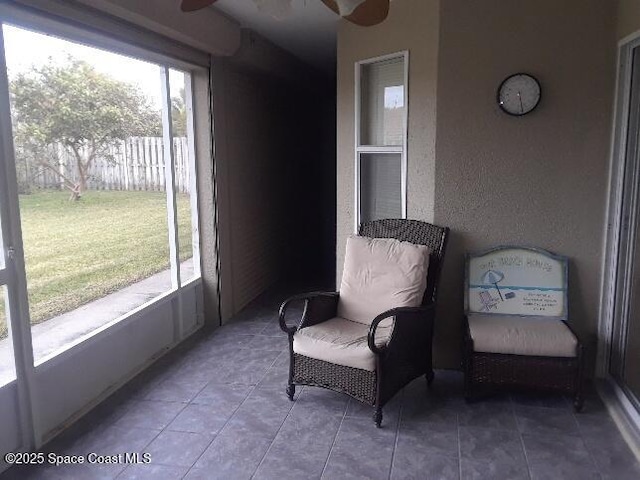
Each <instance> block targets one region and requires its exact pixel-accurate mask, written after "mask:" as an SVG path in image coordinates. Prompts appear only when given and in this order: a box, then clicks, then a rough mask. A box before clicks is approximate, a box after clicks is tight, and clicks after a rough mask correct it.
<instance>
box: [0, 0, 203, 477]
mask: <svg viewBox="0 0 640 480" xmlns="http://www.w3.org/2000/svg"><path fill="white" fill-rule="evenodd" d="M105 45H108V46H109V48H105V47H104V46H105ZM111 46H114V47H115V48H114V49H113V50H112V49H111V48H110V47H111ZM196 95H197V97H198V98H203V97H204V98H207V97H208V96H209V70H208V67H204V66H203V65H202V64H198V65H192V64H190V63H186V62H184V61H181V60H176V59H173V58H170V57H164V56H162V55H160V54H157V53H151V52H146V51H143V50H141V49H139V48H138V47H135V46H130V45H127V44H123V43H119V41H117V40H113V39H104V38H101V37H98V36H97V35H95V34H94V33H93V32H87V31H85V30H81V29H80V28H78V27H76V26H74V25H71V24H66V23H62V22H55V21H53V20H51V19H49V18H44V17H38V16H36V15H34V14H33V13H32V12H26V13H25V12H24V11H22V10H20V9H14V8H12V7H7V6H3V5H2V4H0V224H1V228H0V247H2V252H3V255H1V256H0V425H2V427H1V428H0V458H1V456H2V455H3V454H4V453H7V452H9V451H16V450H17V449H20V448H27V449H28V448H33V447H39V446H40V444H41V443H42V442H43V441H45V440H46V439H47V438H49V435H50V434H51V432H55V431H57V429H58V428H59V427H60V425H61V424H63V423H64V422H68V421H70V420H72V419H73V418H74V416H75V415H77V414H78V412H80V411H82V410H83V409H86V408H88V407H89V406H91V404H92V402H95V401H97V400H99V399H100V398H101V397H102V396H104V395H106V394H108V392H109V391H110V389H113V388H117V386H118V382H120V381H123V380H124V379H126V378H127V377H128V376H130V375H131V374H132V373H133V372H135V371H138V370H139V369H140V368H143V367H144V366H145V365H146V364H148V362H149V361H151V360H152V359H153V358H155V357H156V356H157V355H159V354H161V353H162V352H164V351H166V350H167V349H168V348H170V347H171V346H173V345H175V344H176V343H177V342H179V341H181V340H182V339H184V338H185V337H186V336H187V335H189V334H190V333H191V332H193V331H194V330H195V329H197V328H199V327H200V326H201V325H202V319H203V312H202V308H203V300H202V284H201V269H200V236H199V229H198V224H199V221H198V192H197V185H198V183H197V169H196V163H197V158H198V155H201V158H202V159H203V160H202V162H203V163H205V165H206V164H207V161H209V162H210V153H211V152H210V150H209V149H210V146H211V137H210V133H211V129H210V125H209V124H207V120H208V119H209V117H210V115H209V113H210V112H209V105H206V104H202V105H199V106H196V105H195V102H194V98H195V96H196ZM201 103H202V102H201ZM196 113H197V118H198V119H201V120H200V123H199V124H198V126H199V129H198V130H197V133H196V125H195V119H196ZM202 119H204V120H202ZM114 359H117V361H114ZM77 365H82V369H81V370H77ZM114 386H115V387H114ZM3 467H4V465H3V464H2V463H1V462H0V472H1V471H2V470H3Z"/></svg>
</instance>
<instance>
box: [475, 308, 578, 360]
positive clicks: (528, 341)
mask: <svg viewBox="0 0 640 480" xmlns="http://www.w3.org/2000/svg"><path fill="white" fill-rule="evenodd" d="M468 320H469V330H470V332H471V338H472V339H473V349H474V351H476V352H486V353H506V354H513V355H529V356H540V357H575V356H576V354H577V351H576V347H577V345H578V341H577V339H576V337H575V335H574V334H573V333H572V332H571V330H569V328H568V327H567V326H566V325H565V324H564V322H562V321H560V320H556V319H550V318H544V317H533V318H532V317H528V318H520V317H511V316H494V315H469V316H468Z"/></svg>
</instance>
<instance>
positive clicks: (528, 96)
mask: <svg viewBox="0 0 640 480" xmlns="http://www.w3.org/2000/svg"><path fill="white" fill-rule="evenodd" d="M540 94H541V90H540V84H539V83H538V81H537V80H536V79H535V78H533V77H532V76H531V75H528V74H526V73H516V74H515V75H511V76H510V77H507V78H506V79H505V80H504V81H503V82H502V84H501V85H500V87H499V88H498V105H500V108H502V110H504V111H505V112H506V113H508V114H509V115H516V116H521V115H525V114H527V113H529V112H530V111H531V110H533V109H534V108H536V107H537V106H538V103H540Z"/></svg>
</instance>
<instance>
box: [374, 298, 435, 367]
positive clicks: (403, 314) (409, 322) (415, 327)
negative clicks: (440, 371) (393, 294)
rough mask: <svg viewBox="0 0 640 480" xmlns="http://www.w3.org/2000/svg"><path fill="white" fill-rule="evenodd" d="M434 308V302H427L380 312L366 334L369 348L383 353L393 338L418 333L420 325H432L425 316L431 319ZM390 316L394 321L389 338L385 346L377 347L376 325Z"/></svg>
mask: <svg viewBox="0 0 640 480" xmlns="http://www.w3.org/2000/svg"><path fill="white" fill-rule="evenodd" d="M435 308H436V304H435V303H429V304H428V305H422V306H420V307H398V308H392V309H391V310H387V311H386V312H383V313H381V314H380V315H378V316H377V317H376V318H374V319H373V322H371V327H370V328H369V335H368V336H367V343H368V344H369V349H370V350H371V351H372V352H373V353H375V354H378V355H379V354H381V353H383V352H384V351H385V349H387V348H389V346H390V345H391V344H392V343H393V341H394V338H399V337H403V338H404V337H410V336H411V335H412V334H414V333H415V334H417V335H420V333H421V329H422V327H424V326H428V327H429V328H431V327H432V325H433V322H428V321H427V320H426V319H425V317H431V320H433V317H434V315H435ZM391 317H393V319H394V322H395V324H394V326H393V333H392V334H391V338H390V339H389V342H388V343H387V346H386V347H378V346H377V345H376V330H377V328H378V325H379V324H380V322H382V321H383V320H386V319H387V318H391ZM398 332H401V333H402V335H398V334H397V333H398Z"/></svg>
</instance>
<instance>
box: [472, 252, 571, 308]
mask: <svg viewBox="0 0 640 480" xmlns="http://www.w3.org/2000/svg"><path fill="white" fill-rule="evenodd" d="M466 267H467V272H466V273H467V277H466V283H467V285H466V287H467V288H466V289H465V310H466V312H467V313H485V314H490V315H522V316H535V317H558V318H563V319H566V318H567V259H566V258H565V257H561V256H557V255H553V254H551V253H549V252H546V251H544V250H540V249H535V248H524V247H499V248H495V249H492V250H489V251H486V252H481V253H479V254H471V255H468V256H467V265H466Z"/></svg>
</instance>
